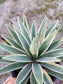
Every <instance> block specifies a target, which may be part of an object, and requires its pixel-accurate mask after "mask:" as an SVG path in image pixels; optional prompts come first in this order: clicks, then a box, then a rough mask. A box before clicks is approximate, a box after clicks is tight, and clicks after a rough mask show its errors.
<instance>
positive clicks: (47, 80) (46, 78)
mask: <svg viewBox="0 0 63 84" xmlns="http://www.w3.org/2000/svg"><path fill="white" fill-rule="evenodd" d="M43 74H44V82H45V84H53V81H52V80H51V78H50V76H49V75H48V73H47V72H46V71H45V70H43Z"/></svg>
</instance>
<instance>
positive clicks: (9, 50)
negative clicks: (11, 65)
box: [0, 43, 25, 54]
mask: <svg viewBox="0 0 63 84" xmlns="http://www.w3.org/2000/svg"><path fill="white" fill-rule="evenodd" d="M0 48H3V49H5V50H6V51H8V52H10V53H14V54H25V52H24V51H22V50H20V49H18V48H14V47H12V46H9V45H5V44H1V43H0Z"/></svg>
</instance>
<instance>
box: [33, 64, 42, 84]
mask: <svg viewBox="0 0 63 84" xmlns="http://www.w3.org/2000/svg"><path fill="white" fill-rule="evenodd" d="M32 72H33V75H34V77H35V79H36V81H37V83H38V84H42V83H43V70H42V67H41V65H40V64H38V63H33V64H32Z"/></svg>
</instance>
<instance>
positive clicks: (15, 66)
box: [0, 62, 26, 75]
mask: <svg viewBox="0 0 63 84" xmlns="http://www.w3.org/2000/svg"><path fill="white" fill-rule="evenodd" d="M25 65H26V63H20V62H14V63H11V64H9V65H6V66H5V67H3V68H1V69H0V75H2V74H5V73H8V72H10V71H13V70H16V69H20V68H22V67H23V66H25Z"/></svg>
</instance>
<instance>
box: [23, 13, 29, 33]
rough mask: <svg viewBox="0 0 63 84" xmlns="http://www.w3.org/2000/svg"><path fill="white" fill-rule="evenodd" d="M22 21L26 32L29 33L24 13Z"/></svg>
mask: <svg viewBox="0 0 63 84" xmlns="http://www.w3.org/2000/svg"><path fill="white" fill-rule="evenodd" d="M23 23H24V25H25V27H26V29H27V31H28V33H29V27H28V23H27V19H26V17H25V15H24V17H23Z"/></svg>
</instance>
